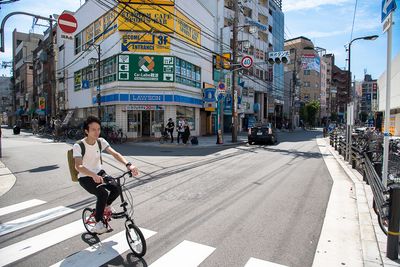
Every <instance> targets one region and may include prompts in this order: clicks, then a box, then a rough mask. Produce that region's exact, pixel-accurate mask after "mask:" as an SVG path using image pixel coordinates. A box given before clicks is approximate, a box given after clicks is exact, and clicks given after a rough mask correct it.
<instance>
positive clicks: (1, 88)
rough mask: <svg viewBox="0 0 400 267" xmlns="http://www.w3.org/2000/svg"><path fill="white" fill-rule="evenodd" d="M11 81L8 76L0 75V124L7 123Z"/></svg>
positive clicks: (10, 99)
mask: <svg viewBox="0 0 400 267" xmlns="http://www.w3.org/2000/svg"><path fill="white" fill-rule="evenodd" d="M12 103H13V99H12V83H11V78H10V77H5V76H1V77H0V124H8V115H9V114H11V113H12V110H13V107H12Z"/></svg>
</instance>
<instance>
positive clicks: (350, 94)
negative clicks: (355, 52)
mask: <svg viewBox="0 0 400 267" xmlns="http://www.w3.org/2000/svg"><path fill="white" fill-rule="evenodd" d="M377 38H378V35H369V36H363V37H358V38H355V39H353V40H351V41H350V43H349V50H348V52H349V54H348V57H349V68H348V91H347V102H348V103H350V102H352V100H353V99H351V98H354V92H353V91H351V69H350V67H351V64H350V63H351V44H352V43H353V42H354V41H357V40H371V41H373V40H376V39H377ZM350 91H351V92H350ZM348 107H350V110H349V109H348V111H347V112H350V121H349V122H347V125H348V126H347V140H348V142H347V144H348V148H347V153H346V155H347V157H348V158H349V159H351V154H350V149H351V143H352V140H351V138H352V132H353V117H354V116H353V109H354V104H353V103H352V104H351V105H350V106H348Z"/></svg>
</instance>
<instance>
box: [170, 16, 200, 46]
mask: <svg viewBox="0 0 400 267" xmlns="http://www.w3.org/2000/svg"><path fill="white" fill-rule="evenodd" d="M175 20H176V22H175V32H176V34H177V35H178V37H179V38H181V39H183V40H185V41H188V42H189V43H191V44H193V45H196V46H197V47H200V45H201V29H200V27H199V26H197V25H196V24H194V23H193V22H192V21H191V20H190V19H188V18H187V17H186V16H185V15H184V14H183V13H182V12H180V11H178V10H176V19H175Z"/></svg>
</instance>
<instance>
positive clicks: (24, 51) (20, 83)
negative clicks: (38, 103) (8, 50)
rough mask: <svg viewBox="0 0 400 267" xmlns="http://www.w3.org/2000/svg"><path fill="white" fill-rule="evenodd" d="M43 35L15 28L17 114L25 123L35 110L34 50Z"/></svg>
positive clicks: (14, 57) (13, 48)
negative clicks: (23, 31) (22, 31)
mask: <svg viewBox="0 0 400 267" xmlns="http://www.w3.org/2000/svg"><path fill="white" fill-rule="evenodd" d="M42 39H43V35H40V34H35V33H21V32H17V30H16V29H15V30H14V31H13V34H12V53H13V73H14V98H15V107H14V111H16V112H15V114H14V115H15V116H13V117H12V119H13V120H15V119H16V117H18V118H19V119H21V121H22V122H23V123H24V124H27V123H28V122H29V121H30V118H31V117H32V115H33V114H34V112H35V103H34V96H33V95H34V94H33V50H35V48H36V47H37V46H38V43H39V41H40V40H42Z"/></svg>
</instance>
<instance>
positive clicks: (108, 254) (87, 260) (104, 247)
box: [51, 228, 157, 267]
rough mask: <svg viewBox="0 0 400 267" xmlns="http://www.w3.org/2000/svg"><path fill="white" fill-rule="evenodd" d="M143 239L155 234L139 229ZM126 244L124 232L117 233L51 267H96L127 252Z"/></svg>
mask: <svg viewBox="0 0 400 267" xmlns="http://www.w3.org/2000/svg"><path fill="white" fill-rule="evenodd" d="M140 230H141V231H142V233H143V235H144V238H145V239H148V238H150V237H151V236H153V235H155V234H156V233H157V232H153V231H150V230H147V229H143V228H140ZM129 249H130V248H129V246H128V242H127V240H126V236H125V231H122V232H119V233H118V234H115V235H113V236H111V237H109V238H107V239H105V240H103V241H101V242H100V243H97V244H95V245H93V246H91V247H88V248H87V249H85V250H82V251H80V252H79V253H76V254H73V255H71V256H70V257H68V258H65V259H64V260H62V261H59V262H57V263H56V264H54V265H52V266H51V267H57V266H63V267H67V266H68V267H75V266H76V267H80V266H85V267H90V266H93V267H97V266H101V265H103V264H104V263H106V262H108V261H110V260H112V259H114V258H115V257H118V256H119V255H121V254H123V253H125V252H126V251H127V250H129Z"/></svg>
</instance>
